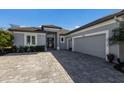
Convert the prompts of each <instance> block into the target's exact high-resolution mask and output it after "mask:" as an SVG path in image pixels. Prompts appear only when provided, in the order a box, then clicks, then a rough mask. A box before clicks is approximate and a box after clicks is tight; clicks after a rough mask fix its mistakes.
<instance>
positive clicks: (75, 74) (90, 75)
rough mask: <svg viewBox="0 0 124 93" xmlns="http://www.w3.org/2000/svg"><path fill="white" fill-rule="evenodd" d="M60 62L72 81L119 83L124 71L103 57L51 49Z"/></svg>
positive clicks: (123, 80) (122, 80) (121, 80)
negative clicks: (118, 69)
mask: <svg viewBox="0 0 124 93" xmlns="http://www.w3.org/2000/svg"><path fill="white" fill-rule="evenodd" d="M51 53H52V54H53V55H54V56H55V57H56V59H57V60H58V61H59V62H60V63H61V64H62V66H63V67H64V68H65V70H66V71H67V73H68V74H69V76H70V77H71V78H72V80H73V81H74V82H82V83H116V82H117V83H120V82H124V73H120V72H118V71H116V70H115V69H114V68H113V64H110V63H107V62H106V61H105V60H104V59H101V58H98V57H94V56H90V55H86V54H82V53H77V52H69V51H51Z"/></svg>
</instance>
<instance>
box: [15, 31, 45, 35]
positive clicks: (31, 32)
mask: <svg viewBox="0 0 124 93" xmlns="http://www.w3.org/2000/svg"><path fill="white" fill-rule="evenodd" d="M13 33H18V34H25V33H26V34H28V33H31V34H38V35H46V33H37V32H14V31H13Z"/></svg>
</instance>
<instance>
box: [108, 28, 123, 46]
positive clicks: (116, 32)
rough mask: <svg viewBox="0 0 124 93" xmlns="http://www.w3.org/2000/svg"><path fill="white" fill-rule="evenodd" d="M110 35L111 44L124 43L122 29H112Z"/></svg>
mask: <svg viewBox="0 0 124 93" xmlns="http://www.w3.org/2000/svg"><path fill="white" fill-rule="evenodd" d="M112 33H113V35H112V37H111V38H109V41H110V43H111V44H113V43H118V42H122V41H124V28H116V29H113V30H112Z"/></svg>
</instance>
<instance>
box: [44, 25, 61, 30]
mask: <svg viewBox="0 0 124 93" xmlns="http://www.w3.org/2000/svg"><path fill="white" fill-rule="evenodd" d="M42 27H46V28H55V29H62V27H59V26H56V25H42Z"/></svg>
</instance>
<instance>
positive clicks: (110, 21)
mask: <svg viewBox="0 0 124 93" xmlns="http://www.w3.org/2000/svg"><path fill="white" fill-rule="evenodd" d="M112 23H116V21H115V20H114V19H111V20H108V21H105V22H102V23H99V24H96V25H94V26H90V27H87V28H85V29H81V30H80V31H77V32H74V33H71V34H69V35H67V36H66V37H68V36H71V35H75V34H79V33H81V32H87V31H89V30H92V29H95V28H99V27H102V26H105V25H109V24H112Z"/></svg>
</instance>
